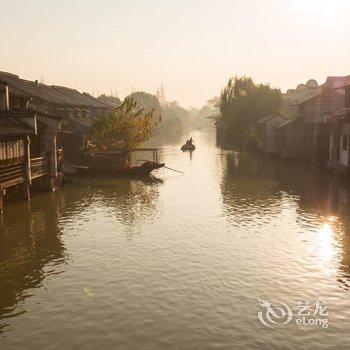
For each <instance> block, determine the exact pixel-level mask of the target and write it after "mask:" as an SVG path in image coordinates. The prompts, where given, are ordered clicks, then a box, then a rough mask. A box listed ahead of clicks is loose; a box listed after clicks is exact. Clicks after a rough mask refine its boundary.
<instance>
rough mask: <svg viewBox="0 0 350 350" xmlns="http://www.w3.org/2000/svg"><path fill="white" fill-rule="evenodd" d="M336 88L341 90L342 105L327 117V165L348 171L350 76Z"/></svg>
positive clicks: (349, 159)
mask: <svg viewBox="0 0 350 350" xmlns="http://www.w3.org/2000/svg"><path fill="white" fill-rule="evenodd" d="M338 89H339V90H342V91H343V96H344V97H343V98H344V107H343V108H340V109H338V110H337V111H335V112H334V113H332V114H330V115H329V117H328V118H327V125H328V126H329V127H330V134H329V147H328V151H329V161H328V167H330V168H332V169H335V170H336V171H337V172H348V170H349V167H350V136H349V135H350V77H348V79H346V81H344V84H343V85H341V86H339V87H338Z"/></svg>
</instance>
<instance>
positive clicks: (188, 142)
mask: <svg viewBox="0 0 350 350" xmlns="http://www.w3.org/2000/svg"><path fill="white" fill-rule="evenodd" d="M186 145H187V146H192V145H193V139H192V137H191V138H190V139H189V140H187V141H186Z"/></svg>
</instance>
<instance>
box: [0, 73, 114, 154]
mask: <svg viewBox="0 0 350 350" xmlns="http://www.w3.org/2000/svg"><path fill="white" fill-rule="evenodd" d="M0 80H1V81H3V82H5V83H6V84H7V85H8V86H9V99H10V104H11V103H12V102H11V101H13V105H14V106H15V105H16V106H18V103H17V102H15V101H17V99H22V100H23V101H24V102H23V103H20V108H19V109H18V110H23V107H25V108H28V109H31V110H33V111H35V112H37V113H40V115H41V122H42V123H45V118H46V116H47V118H46V119H48V120H49V124H52V123H51V121H52V120H53V118H57V119H61V121H63V123H62V126H65V127H64V128H63V127H62V128H61V127H60V128H59V129H58V130H56V135H55V142H56V143H57V144H58V145H59V146H60V147H61V148H63V149H64V151H65V154H66V155H67V157H69V156H70V155H74V154H75V155H77V154H79V152H80V149H81V147H82V146H84V144H85V142H86V135H87V133H88V130H89V127H90V126H91V124H92V123H93V121H94V120H95V119H96V118H99V117H100V116H102V115H105V114H106V113H109V112H111V111H112V110H113V109H114V108H113V107H112V106H110V105H108V104H106V103H103V102H100V101H99V100H97V99H95V98H94V97H92V96H91V95H89V94H87V93H80V92H78V91H77V90H75V89H70V88H66V87H62V86H49V85H46V84H42V83H39V82H38V81H29V80H25V79H20V78H19V77H18V76H17V75H14V74H11V73H6V72H0ZM25 108H24V109H25ZM50 132H51V133H52V130H51V131H50Z"/></svg>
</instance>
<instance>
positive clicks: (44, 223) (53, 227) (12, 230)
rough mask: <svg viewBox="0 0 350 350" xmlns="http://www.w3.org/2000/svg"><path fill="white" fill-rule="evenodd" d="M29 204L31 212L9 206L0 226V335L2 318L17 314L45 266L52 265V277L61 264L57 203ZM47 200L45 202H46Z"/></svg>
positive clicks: (37, 283)
mask: <svg viewBox="0 0 350 350" xmlns="http://www.w3.org/2000/svg"><path fill="white" fill-rule="evenodd" d="M52 198H53V199H52V203H50V205H47V202H46V203H39V202H37V201H36V200H33V202H32V204H31V209H28V207H27V205H26V204H24V203H18V204H17V205H13V208H11V209H9V210H7V212H6V215H4V216H3V218H1V222H0V296H1V297H0V320H1V322H2V324H0V333H1V332H2V331H4V330H6V328H7V326H8V324H7V323H6V321H4V320H6V317H7V316H10V315H12V314H13V313H14V310H16V313H21V312H25V310H20V306H19V305H21V303H22V302H23V301H24V299H25V298H27V297H29V296H30V295H29V294H28V292H27V291H28V289H31V288H35V287H39V286H40V285H41V283H42V282H43V280H44V278H45V275H46V273H45V272H44V267H45V266H46V265H47V264H49V263H50V264H51V265H52V264H53V265H55V269H54V270H55V273H59V271H58V270H59V266H61V265H62V263H63V262H64V260H65V255H64V247H63V244H62V242H61V240H60V231H59V228H58V217H59V212H60V205H61V203H60V202H59V201H56V199H55V198H54V197H52ZM46 199H47V198H46Z"/></svg>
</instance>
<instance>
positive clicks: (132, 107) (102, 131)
mask: <svg viewBox="0 0 350 350" xmlns="http://www.w3.org/2000/svg"><path fill="white" fill-rule="evenodd" d="M154 119H155V118H154V109H151V110H149V111H147V112H145V111H144V108H143V107H140V106H139V105H138V104H137V102H136V101H135V100H134V99H133V98H126V99H125V100H124V102H123V103H122V104H121V105H120V106H119V107H118V108H116V110H115V111H114V112H113V113H111V114H108V115H106V116H104V117H102V118H100V119H98V120H96V122H95V123H94V124H93V125H92V127H91V131H90V139H91V142H92V143H93V144H94V145H95V146H96V147H97V149H98V150H108V151H115V150H126V149H132V148H135V147H137V146H139V145H140V144H141V143H143V142H145V141H147V140H148V139H149V138H151V137H152V135H153V133H154V130H155V128H156V126H157V124H158V121H155V120H154Z"/></svg>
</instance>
